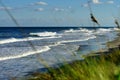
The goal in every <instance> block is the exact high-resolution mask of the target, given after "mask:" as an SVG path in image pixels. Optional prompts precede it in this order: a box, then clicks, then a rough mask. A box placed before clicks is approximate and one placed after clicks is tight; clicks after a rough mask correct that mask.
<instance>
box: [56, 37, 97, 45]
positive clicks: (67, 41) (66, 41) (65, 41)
mask: <svg viewBox="0 0 120 80" xmlns="http://www.w3.org/2000/svg"><path fill="white" fill-rule="evenodd" d="M94 38H96V36H91V37H87V38H85V39H78V40H64V41H59V42H58V44H64V43H70V42H80V41H87V40H89V39H94Z"/></svg>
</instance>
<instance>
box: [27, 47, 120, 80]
mask: <svg viewBox="0 0 120 80" xmlns="http://www.w3.org/2000/svg"><path fill="white" fill-rule="evenodd" d="M108 53H109V54H105V53H101V55H100V56H86V57H85V60H84V61H74V62H73V63H71V64H66V63H65V64H64V65H63V66H61V67H59V68H57V69H53V68H49V72H47V73H39V72H36V73H34V74H32V76H31V77H29V78H28V80H120V61H119V60H120V50H119V48H117V49H116V48H115V49H113V50H110V51H109V52H108Z"/></svg>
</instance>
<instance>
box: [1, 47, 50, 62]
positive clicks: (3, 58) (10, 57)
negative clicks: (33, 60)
mask: <svg viewBox="0 0 120 80" xmlns="http://www.w3.org/2000/svg"><path fill="white" fill-rule="evenodd" d="M48 50H50V48H49V47H48V46H44V47H42V49H40V50H36V51H30V52H25V53H22V54H19V55H16V56H14V55H13V56H8V57H0V61H3V60H9V59H16V58H22V57H26V56H29V55H33V54H37V53H42V52H46V51H48Z"/></svg>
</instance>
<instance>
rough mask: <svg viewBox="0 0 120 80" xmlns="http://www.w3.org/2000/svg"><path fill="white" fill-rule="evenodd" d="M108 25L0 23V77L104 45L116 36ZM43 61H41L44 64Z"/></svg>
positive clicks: (71, 58)
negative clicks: (75, 25) (13, 25)
mask: <svg viewBox="0 0 120 80" xmlns="http://www.w3.org/2000/svg"><path fill="white" fill-rule="evenodd" d="M117 33H118V32H117V29H116V28H111V27H100V28H95V27H82V28H80V27H0V80H9V79H10V78H11V77H23V76H25V75H27V74H28V72H30V71H35V70H37V69H40V68H44V67H45V64H47V65H48V66H53V65H56V64H59V63H63V62H64V61H67V62H70V61H74V60H82V59H83V57H82V56H83V55H87V54H89V53H90V52H96V51H100V50H104V49H107V46H106V45H105V44H106V42H108V41H112V40H114V39H115V38H116V37H117ZM44 63H45V64H44Z"/></svg>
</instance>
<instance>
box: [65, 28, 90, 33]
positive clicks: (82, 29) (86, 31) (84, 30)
mask: <svg viewBox="0 0 120 80" xmlns="http://www.w3.org/2000/svg"><path fill="white" fill-rule="evenodd" d="M64 32H65V33H74V32H84V33H91V32H92V30H88V29H84V28H80V29H78V30H74V29H70V30H65V31H64Z"/></svg>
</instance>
